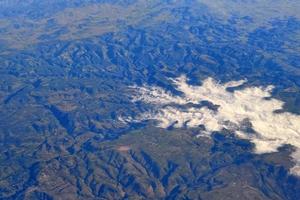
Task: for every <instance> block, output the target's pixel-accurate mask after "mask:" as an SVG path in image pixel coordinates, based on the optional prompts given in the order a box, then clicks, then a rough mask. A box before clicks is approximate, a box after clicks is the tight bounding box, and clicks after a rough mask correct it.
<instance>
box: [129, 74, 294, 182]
mask: <svg viewBox="0 0 300 200" xmlns="http://www.w3.org/2000/svg"><path fill="white" fill-rule="evenodd" d="M173 82H174V84H175V86H176V87H177V90H179V91H181V92H182V93H183V95H181V96H174V95H172V94H171V93H168V92H167V91H165V90H164V89H162V88H160V87H149V86H144V87H133V88H134V89H135V91H136V94H135V95H134V96H133V101H143V102H145V103H148V104H152V108H153V110H152V111H151V112H146V113H143V114H142V115H140V116H139V117H138V118H136V119H127V120H134V121H143V120H149V119H152V120H156V121H157V122H158V124H157V125H158V126H159V127H162V128H168V127H170V126H174V127H178V128H180V127H184V126H185V127H198V126H200V125H202V126H204V127H205V129H206V131H207V133H211V132H213V131H221V130H222V129H228V130H231V131H234V132H235V133H236V134H237V135H238V136H239V137H242V138H246V139H249V140H251V141H252V142H253V143H254V144H255V152H256V153H268V152H275V151H277V148H278V147H280V146H282V145H284V144H291V145H293V146H294V147H295V148H296V151H295V152H294V153H293V155H292V156H293V158H294V160H295V163H296V165H295V166H294V167H293V168H292V169H291V172H292V173H293V174H297V175H299V176H300V116H298V115H294V114H291V113H286V112H284V113H278V112H277V113H276V112H274V111H276V110H280V109H282V107H283V104H284V103H283V102H282V101H280V100H277V99H273V98H271V91H272V89H273V86H268V87H248V88H245V89H242V90H234V91H233V92H230V91H228V90H227V89H228V88H230V87H237V86H240V85H242V84H243V83H244V82H245V80H241V81H233V82H228V83H225V84H219V83H217V82H216V81H214V80H213V79H211V78H208V79H206V80H205V81H203V84H202V85H201V86H192V85H189V84H187V80H186V77H184V76H181V77H179V78H177V79H173Z"/></svg>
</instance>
